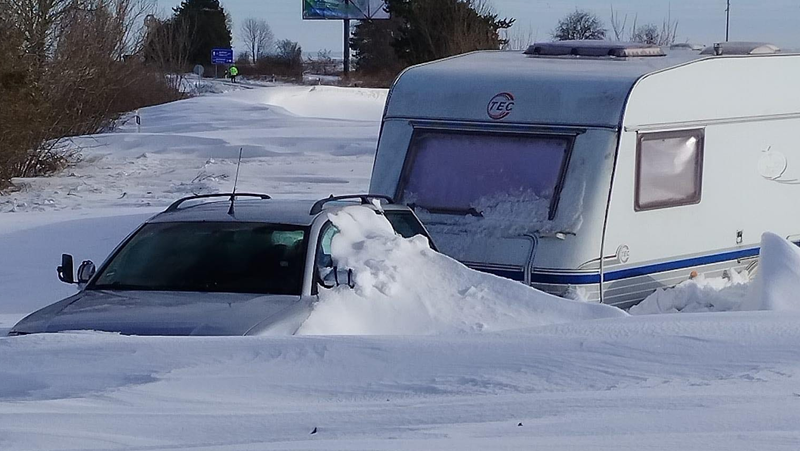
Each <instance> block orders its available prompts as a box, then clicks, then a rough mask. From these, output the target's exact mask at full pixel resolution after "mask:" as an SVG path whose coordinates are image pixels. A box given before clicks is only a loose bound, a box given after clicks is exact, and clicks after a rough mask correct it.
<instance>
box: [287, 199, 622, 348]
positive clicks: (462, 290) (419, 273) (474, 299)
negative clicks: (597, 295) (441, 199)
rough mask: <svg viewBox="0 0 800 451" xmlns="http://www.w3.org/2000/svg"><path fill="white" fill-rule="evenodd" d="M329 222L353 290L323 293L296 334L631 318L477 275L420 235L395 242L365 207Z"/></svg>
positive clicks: (420, 331) (435, 330)
mask: <svg viewBox="0 0 800 451" xmlns="http://www.w3.org/2000/svg"><path fill="white" fill-rule="evenodd" d="M331 221H332V222H333V223H334V224H335V225H336V226H337V227H338V228H339V230H340V231H341V232H340V233H339V234H337V235H336V236H335V237H334V239H333V242H332V245H331V246H332V254H333V259H334V262H335V264H336V265H337V266H338V267H339V268H349V269H352V270H353V274H354V279H353V280H354V282H355V288H353V289H351V288H349V287H347V286H344V285H343V286H339V287H336V288H334V289H331V290H323V291H322V292H321V293H320V301H319V303H318V304H317V305H316V306H315V308H314V311H313V312H312V313H311V315H310V317H309V318H308V320H307V321H306V322H305V323H304V324H303V326H302V327H301V328H300V330H299V332H298V333H299V334H306V335H309V334H312V335H316V334H319V335H342V334H344V335H398V334H402V335H432V334H447V333H471V332H484V331H500V330H508V329H516V328H522V327H529V326H541V325H547V324H558V323H567V322H572V321H579V320H589V319H599V318H613V317H624V316H627V314H626V313H625V312H623V311H622V310H619V309H617V308H615V307H609V306H606V305H600V304H587V303H581V302H575V301H568V300H564V299H561V298H558V297H555V296H552V295H549V294H546V293H542V292H540V291H537V290H534V289H533V288H530V287H527V286H525V285H523V284H521V283H519V282H515V281H512V280H508V279H503V278H500V277H496V276H493V275H490V274H484V273H480V272H477V271H473V270H471V269H469V268H467V267H465V266H464V265H462V264H461V263H459V262H457V261H456V260H453V259H451V258H449V257H447V256H444V255H442V254H439V253H437V252H435V251H433V250H431V249H430V247H429V246H428V242H427V240H426V239H425V238H423V237H421V236H417V237H414V238H411V239H404V238H402V237H400V236H397V235H396V234H395V233H394V231H393V230H392V227H391V225H390V224H389V222H388V221H387V220H386V219H385V218H384V217H383V216H380V215H376V214H375V212H374V211H372V210H370V209H368V208H364V207H350V208H347V209H344V210H342V211H341V212H339V213H337V214H335V215H331Z"/></svg>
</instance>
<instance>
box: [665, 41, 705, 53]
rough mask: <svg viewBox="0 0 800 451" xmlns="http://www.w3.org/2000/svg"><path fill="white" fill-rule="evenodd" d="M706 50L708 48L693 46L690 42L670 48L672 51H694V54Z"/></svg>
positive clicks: (673, 45)
mask: <svg viewBox="0 0 800 451" xmlns="http://www.w3.org/2000/svg"><path fill="white" fill-rule="evenodd" d="M705 48H706V46H704V45H700V44H692V43H690V42H681V43H678V44H672V45H671V46H669V49H670V50H690V51H693V52H699V51H701V50H703V49H705Z"/></svg>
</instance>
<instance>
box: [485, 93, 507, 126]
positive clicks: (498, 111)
mask: <svg viewBox="0 0 800 451" xmlns="http://www.w3.org/2000/svg"><path fill="white" fill-rule="evenodd" d="M512 111H514V96H513V95H512V94H511V93H508V92H501V93H500V94H497V95H496V96H494V97H492V100H490V101H489V105H488V106H487V107H486V113H487V114H488V115H489V117H490V118H492V119H494V120H496V121H499V120H500V119H503V118H504V117H506V116H508V115H509V114H511V112H512Z"/></svg>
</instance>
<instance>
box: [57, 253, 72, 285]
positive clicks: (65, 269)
mask: <svg viewBox="0 0 800 451" xmlns="http://www.w3.org/2000/svg"><path fill="white" fill-rule="evenodd" d="M56 271H57V272H58V280H60V281H62V282H64V283H75V266H74V264H73V262H72V255H69V254H61V266H59V267H58V268H56Z"/></svg>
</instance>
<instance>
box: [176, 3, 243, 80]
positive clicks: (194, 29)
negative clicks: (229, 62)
mask: <svg viewBox="0 0 800 451" xmlns="http://www.w3.org/2000/svg"><path fill="white" fill-rule="evenodd" d="M173 11H174V12H175V17H174V23H175V25H176V26H178V27H181V28H185V29H188V30H190V32H191V35H192V36H193V39H192V43H191V46H190V51H189V57H188V60H189V63H191V64H211V49H213V48H215V47H230V46H231V28H230V20H229V18H228V16H227V15H226V14H225V10H224V8H223V7H222V6H221V5H220V4H219V0H183V1H182V2H181V4H180V6H178V7H176V8H174V9H173Z"/></svg>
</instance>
